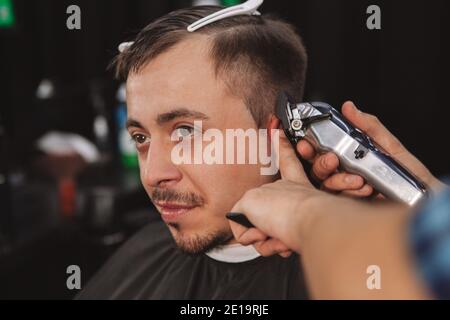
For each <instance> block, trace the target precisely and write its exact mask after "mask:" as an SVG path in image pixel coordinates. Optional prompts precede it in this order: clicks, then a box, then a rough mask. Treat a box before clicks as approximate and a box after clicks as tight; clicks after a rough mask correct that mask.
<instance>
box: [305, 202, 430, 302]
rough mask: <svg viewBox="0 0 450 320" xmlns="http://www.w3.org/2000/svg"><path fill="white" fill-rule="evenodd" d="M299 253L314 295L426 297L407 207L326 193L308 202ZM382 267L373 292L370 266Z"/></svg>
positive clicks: (363, 297) (390, 297)
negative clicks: (409, 237)
mask: <svg viewBox="0 0 450 320" xmlns="http://www.w3.org/2000/svg"><path fill="white" fill-rule="evenodd" d="M305 205H306V206H307V207H308V208H309V209H310V210H309V212H310V214H309V215H308V218H307V219H304V220H303V223H304V225H303V226H299V230H301V234H300V236H299V246H300V252H301V254H302V261H303V265H304V269H305V272H306V277H307V281H308V283H309V286H310V289H311V292H312V295H313V297H314V298H325V299H326V298H343V299H345V298H353V299H354V298H356V299H376V298H380V299H399V298H406V299H408V298H410V299H416V298H418V299H419V298H426V293H425V292H424V290H423V289H422V285H421V284H420V283H419V280H418V277H417V275H416V273H415V270H414V264H413V262H412V261H411V258H410V256H409V249H408V241H407V230H406V228H407V220H408V212H407V211H408V208H405V207H403V206H398V205H375V204H373V205H368V204H366V203H361V202H357V201H354V200H350V199H345V198H337V197H332V196H330V197H324V198H322V199H319V198H317V199H312V200H311V201H310V202H309V203H307V204H305ZM371 265H376V266H378V267H380V270H381V289H380V290H377V289H373V290H370V289H368V287H367V279H368V277H369V276H370V274H368V273H367V268H368V267H369V266H371Z"/></svg>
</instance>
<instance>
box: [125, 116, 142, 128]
mask: <svg viewBox="0 0 450 320" xmlns="http://www.w3.org/2000/svg"><path fill="white" fill-rule="evenodd" d="M129 127H136V128H139V129H144V126H143V125H142V124H141V123H140V122H139V121H137V120H134V119H132V118H130V119H128V120H127V124H126V128H127V129H128V128H129Z"/></svg>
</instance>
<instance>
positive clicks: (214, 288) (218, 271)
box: [76, 222, 307, 299]
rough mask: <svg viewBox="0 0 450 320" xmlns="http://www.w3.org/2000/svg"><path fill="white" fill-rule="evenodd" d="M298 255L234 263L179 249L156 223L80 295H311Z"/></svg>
mask: <svg viewBox="0 0 450 320" xmlns="http://www.w3.org/2000/svg"><path fill="white" fill-rule="evenodd" d="M299 264H300V263H299V259H298V256H297V255H292V256H291V257H289V258H287V259H285V258H282V257H280V256H278V255H276V256H272V257H268V258H265V257H256V258H255V259H252V260H250V261H245V262H239V263H229V262H223V261H218V260H215V259H213V258H211V257H210V256H208V255H206V254H199V255H188V254H185V253H183V252H181V251H180V250H179V249H177V248H176V245H175V242H174V240H173V238H172V236H171V234H170V231H169V230H168V228H167V226H166V225H165V224H164V223H162V222H157V223H152V224H149V225H147V226H146V227H144V228H143V229H142V230H140V231H139V232H138V233H137V234H136V235H134V236H133V237H132V238H131V239H130V240H128V241H127V242H126V243H125V244H124V245H123V246H122V247H121V248H120V249H119V250H118V252H117V253H116V254H114V256H113V257H112V258H111V259H110V260H109V261H108V262H107V263H106V265H105V266H103V267H102V268H101V269H100V271H99V272H98V273H97V274H96V275H95V276H94V277H93V278H92V280H91V281H90V282H89V283H88V284H87V286H85V288H83V290H82V291H81V292H80V293H79V294H78V296H77V297H76V298H77V299H305V298H307V296H306V289H305V286H304V282H303V277H302V274H301V269H300V266H299Z"/></svg>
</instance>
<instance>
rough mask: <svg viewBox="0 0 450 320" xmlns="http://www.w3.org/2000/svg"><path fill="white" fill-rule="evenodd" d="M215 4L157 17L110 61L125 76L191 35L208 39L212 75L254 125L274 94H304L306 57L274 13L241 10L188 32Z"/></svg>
mask: <svg viewBox="0 0 450 320" xmlns="http://www.w3.org/2000/svg"><path fill="white" fill-rule="evenodd" d="M220 9H221V7H219V6H198V7H192V8H186V9H180V10H177V11H173V12H170V13H169V14H167V15H165V16H163V17H161V18H159V19H157V20H155V21H154V22H152V23H150V24H149V25H147V26H146V27H145V28H144V29H142V30H141V31H140V32H139V34H138V35H137V37H136V39H135V40H134V43H133V45H132V46H131V47H129V48H128V49H126V50H125V51H124V52H122V53H120V54H119V55H118V56H117V57H116V58H115V60H114V61H113V63H114V65H115V70H116V76H117V77H118V78H121V79H127V77H128V75H129V74H130V73H137V72H139V71H140V70H141V68H142V67H144V66H145V65H146V64H147V63H148V62H149V61H150V60H152V59H153V58H155V57H156V56H158V55H159V54H161V53H163V52H164V51H166V50H168V49H169V48H171V47H172V46H174V45H175V44H177V43H178V42H180V41H182V40H185V39H187V38H188V37H190V36H193V35H198V34H202V35H208V36H210V38H211V48H210V55H211V58H212V61H213V63H214V68H215V72H216V75H217V76H219V77H220V78H221V79H222V80H223V81H224V82H225V84H226V85H227V87H228V89H229V90H230V92H231V93H232V94H234V95H235V96H238V97H240V98H242V99H243V100H244V102H245V104H246V105H247V107H248V108H249V110H250V112H251V114H252V116H253V118H254V119H255V121H256V123H257V125H258V126H259V127H262V126H264V125H265V123H264V122H265V121H266V120H267V117H268V115H270V114H271V113H273V112H274V110H273V109H274V105H275V99H276V95H277V93H278V92H279V91H280V90H284V91H287V92H288V93H289V94H290V95H291V96H292V97H293V98H295V99H296V100H297V101H301V100H302V99H303V90H304V84H305V73H306V64H307V56H306V51H305V48H304V46H303V44H302V40H301V38H300V36H299V35H298V34H297V33H296V31H295V29H294V28H293V26H292V25H290V24H288V23H286V22H284V21H283V20H281V19H279V18H276V17H274V16H269V15H263V16H249V15H241V16H235V17H230V18H226V19H223V20H220V21H216V22H214V23H212V24H209V25H207V26H204V27H203V28H200V29H198V30H197V31H195V32H194V33H189V32H188V31H187V27H188V26H189V25H190V24H191V23H193V22H195V21H197V20H199V19H201V18H203V17H205V16H207V15H209V14H211V13H213V12H216V11H218V10H220Z"/></svg>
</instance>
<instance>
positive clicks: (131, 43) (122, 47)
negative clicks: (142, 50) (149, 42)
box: [118, 41, 134, 53]
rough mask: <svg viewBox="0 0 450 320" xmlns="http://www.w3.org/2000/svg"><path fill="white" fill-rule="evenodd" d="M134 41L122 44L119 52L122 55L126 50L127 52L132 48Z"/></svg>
mask: <svg viewBox="0 0 450 320" xmlns="http://www.w3.org/2000/svg"><path fill="white" fill-rule="evenodd" d="M133 43H134V42H133V41H130V42H122V43H121V44H119V47H118V49H119V52H120V53H122V52H124V51H125V50H127V49H128V48H129V47H131V46H132V45H133Z"/></svg>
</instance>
